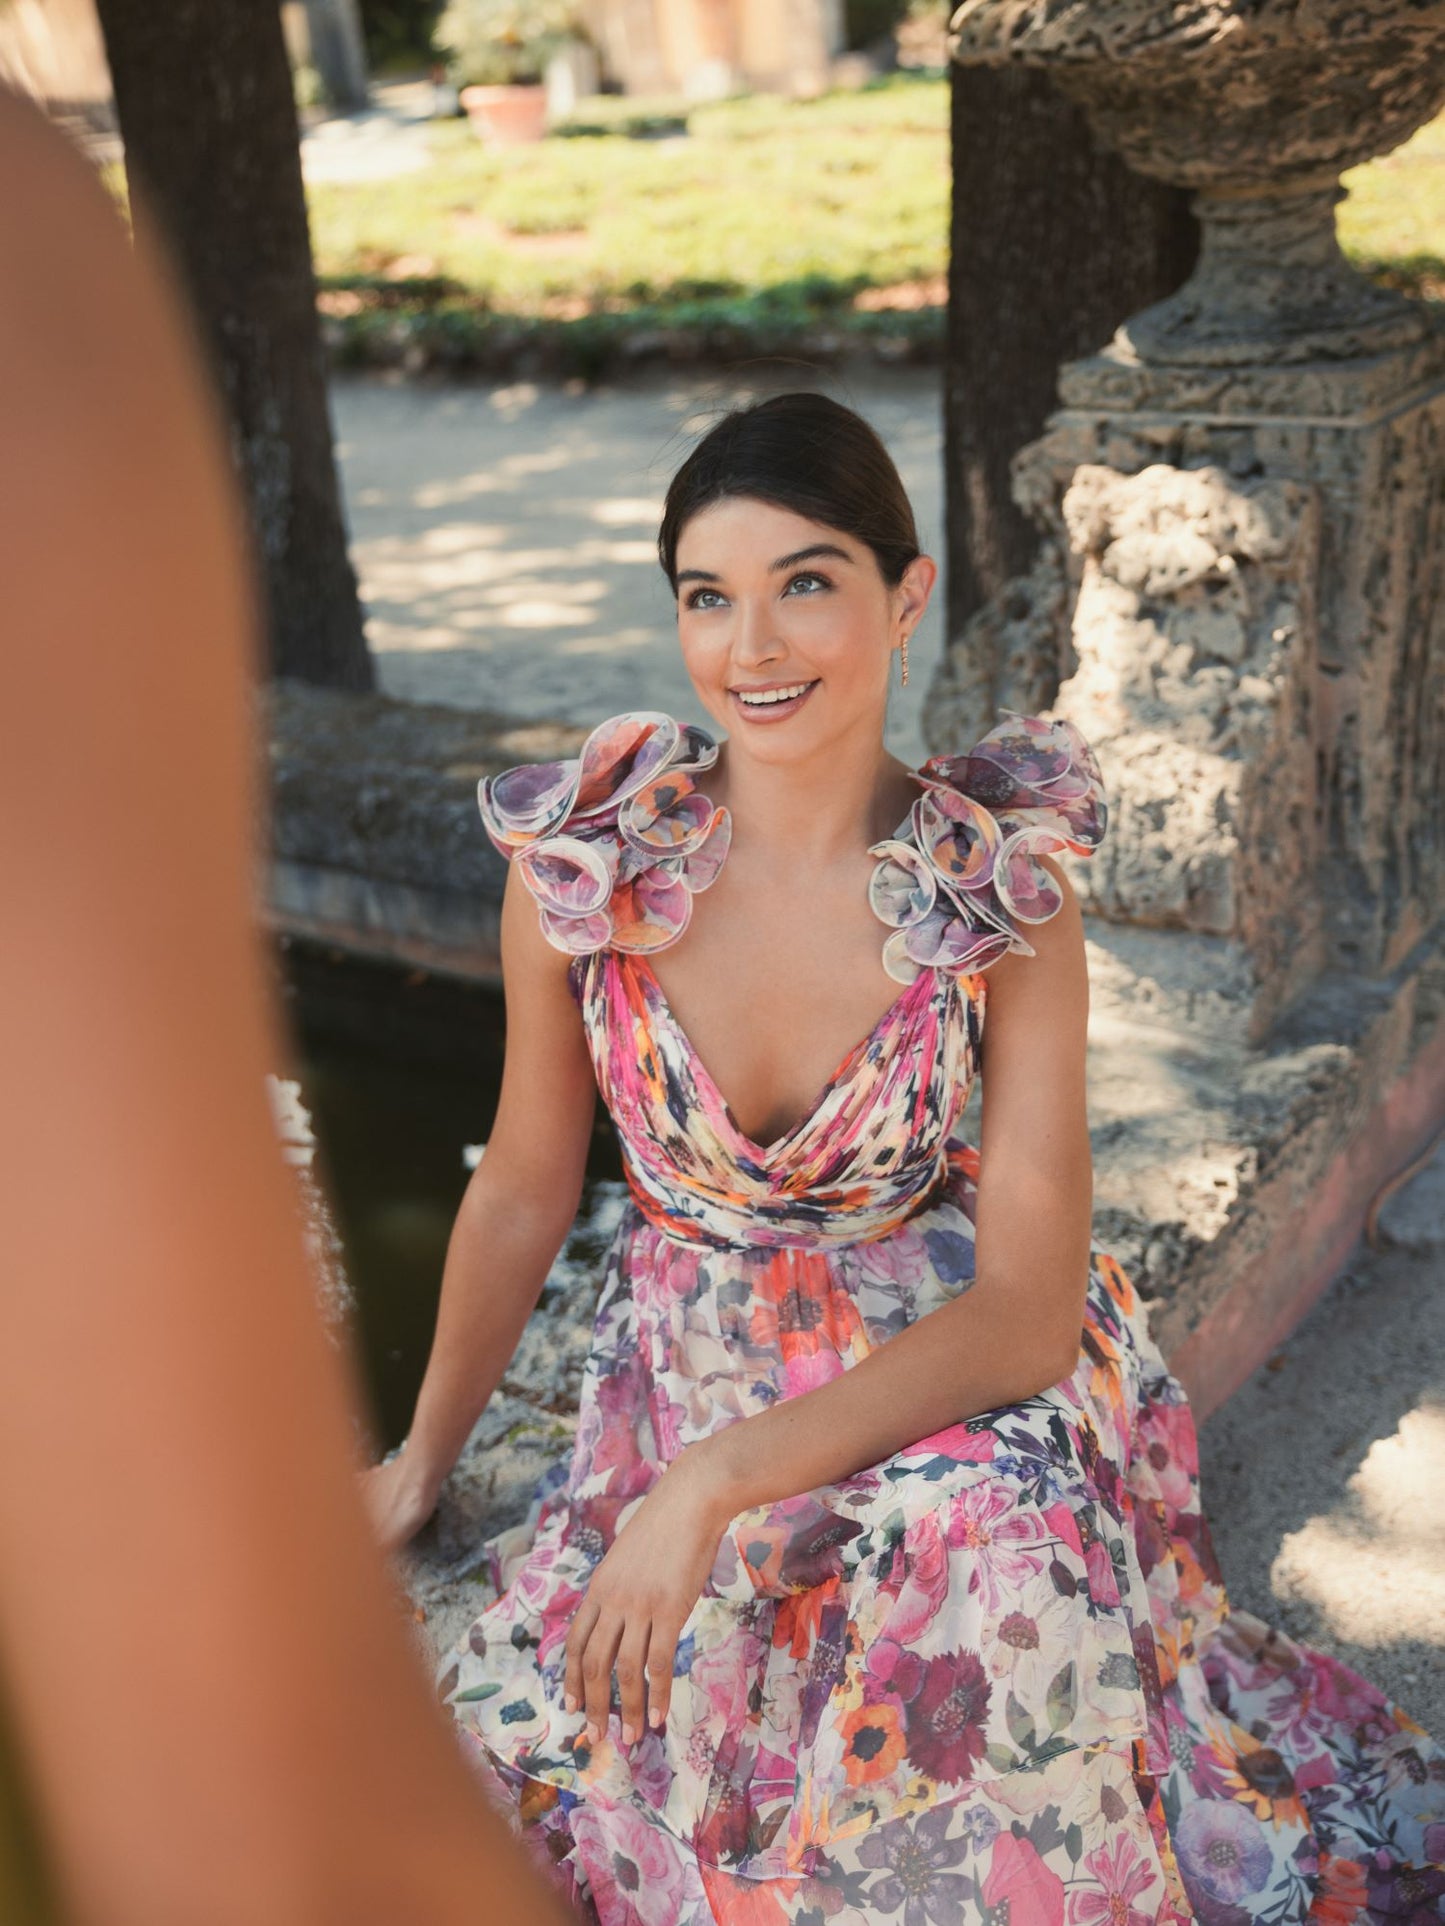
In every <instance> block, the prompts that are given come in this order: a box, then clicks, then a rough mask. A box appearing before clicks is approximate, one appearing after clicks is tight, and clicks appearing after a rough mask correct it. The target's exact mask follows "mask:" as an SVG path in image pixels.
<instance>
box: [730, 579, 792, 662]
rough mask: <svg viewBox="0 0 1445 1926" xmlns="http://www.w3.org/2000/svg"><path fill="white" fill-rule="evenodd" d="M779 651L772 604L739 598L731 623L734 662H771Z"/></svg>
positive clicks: (779, 643)
mask: <svg viewBox="0 0 1445 1926" xmlns="http://www.w3.org/2000/svg"><path fill="white" fill-rule="evenodd" d="M781 648H782V643H781V642H780V640H779V639H778V634H777V628H776V625H775V624H774V621H773V610H772V605H771V603H770V602H769V601H766V600H765V601H762V602H755V601H752V600H750V599H749V598H748V597H746V596H743V597H741V598H740V599H739V601H738V603H737V617H736V620H735V621H734V623H733V654H734V656H735V657H736V658H737V660H738V661H739V662H741V663H748V662H770V661H772V660H773V658H774V657H775V656H777V654H778V653H779V651H780V650H781Z"/></svg>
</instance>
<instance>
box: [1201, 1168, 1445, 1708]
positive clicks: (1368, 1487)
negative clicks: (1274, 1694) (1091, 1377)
mask: <svg viewBox="0 0 1445 1926" xmlns="http://www.w3.org/2000/svg"><path fill="white" fill-rule="evenodd" d="M1440 1161H1445V1150H1442V1151H1440V1152H1438V1153H1437V1163H1438V1162H1440ZM1429 1179H1430V1173H1429V1171H1428V1170H1427V1172H1426V1174H1425V1175H1424V1176H1422V1177H1419V1178H1417V1179H1415V1183H1416V1184H1417V1185H1420V1186H1422V1187H1423V1186H1424V1185H1425V1183H1426V1182H1427V1181H1429ZM1435 1182H1436V1189H1435V1190H1434V1191H1432V1192H1431V1193H1430V1195H1431V1197H1432V1198H1434V1199H1436V1200H1438V1199H1439V1198H1440V1197H1441V1196H1442V1195H1445V1184H1440V1183H1439V1181H1438V1177H1437V1178H1436V1179H1435ZM1403 1195H1404V1193H1402V1196H1403ZM1417 1195H1419V1196H1421V1197H1423V1196H1424V1195H1425V1192H1424V1190H1423V1188H1422V1189H1421V1190H1420V1191H1419V1192H1418V1193H1417ZM1419 1215H1420V1213H1418V1212H1417V1216H1419ZM1416 1230H1417V1232H1419V1231H1420V1226H1418V1225H1417V1226H1416ZM1424 1232H1433V1234H1431V1235H1426V1234H1423V1233H1421V1234H1419V1235H1417V1238H1416V1242H1415V1245H1414V1247H1413V1248H1410V1247H1407V1246H1403V1245H1401V1246H1396V1247H1387V1248H1385V1249H1382V1250H1380V1251H1371V1250H1369V1249H1368V1248H1366V1247H1363V1246H1361V1247H1360V1248H1358V1249H1357V1250H1356V1251H1355V1253H1354V1255H1353V1257H1352V1258H1351V1260H1350V1263H1349V1264H1348V1266H1347V1267H1346V1269H1345V1271H1344V1272H1343V1274H1342V1275H1341V1276H1340V1277H1339V1278H1337V1279H1336V1280H1335V1282H1334V1283H1333V1284H1332V1285H1331V1286H1330V1287H1329V1289H1328V1290H1327V1291H1326V1292H1325V1294H1324V1296H1323V1297H1322V1298H1321V1299H1320V1301H1319V1302H1318V1303H1317V1304H1316V1305H1315V1306H1314V1308H1313V1309H1312V1310H1311V1311H1310V1312H1309V1313H1308V1315H1307V1316H1306V1317H1305V1318H1304V1320H1303V1321H1302V1323H1301V1324H1300V1325H1299V1327H1298V1328H1297V1329H1296V1330H1295V1332H1294V1333H1293V1334H1292V1335H1291V1337H1290V1338H1289V1339H1288V1340H1287V1341H1286V1343H1285V1344H1283V1345H1282V1346H1281V1347H1280V1349H1279V1350H1278V1351H1277V1352H1276V1353H1275V1354H1274V1356H1273V1357H1272V1358H1270V1359H1268V1360H1267V1361H1266V1362H1265V1363H1264V1364H1262V1365H1261V1366H1260V1368H1259V1369H1258V1370H1257V1371H1256V1372H1255V1373H1254V1375H1253V1377H1251V1378H1250V1379H1249V1381H1248V1382H1247V1383H1246V1384H1244V1385H1243V1386H1241V1388H1240V1389H1239V1390H1238V1391H1237V1392H1236V1393H1235V1394H1234V1396H1233V1397H1232V1398H1230V1399H1228V1400H1227V1401H1226V1402H1225V1403H1224V1404H1223V1405H1222V1406H1221V1407H1220V1409H1219V1410H1218V1411H1216V1412H1214V1413H1213V1414H1212V1415H1211V1416H1210V1418H1209V1419H1208V1420H1207V1421H1206V1422H1205V1424H1204V1426H1203V1427H1202V1429H1201V1433H1200V1483H1201V1490H1202V1493H1203V1498H1204V1509H1205V1515H1206V1517H1207V1518H1208V1520H1209V1523H1210V1528H1211V1530H1212V1532H1213V1535H1214V1541H1215V1545H1216V1548H1217V1550H1218V1552H1219V1557H1220V1563H1221V1565H1222V1567H1223V1570H1224V1578H1225V1583H1226V1585H1227V1586H1228V1589H1229V1594H1230V1597H1231V1599H1232V1600H1233V1602H1234V1603H1235V1604H1237V1605H1240V1606H1243V1607H1245V1608H1247V1609H1248V1610H1249V1611H1252V1612H1254V1613H1256V1614H1257V1615H1258V1616H1259V1617H1260V1618H1263V1619H1265V1620H1266V1621H1267V1622H1268V1623H1270V1624H1272V1625H1278V1626H1279V1627H1280V1629H1281V1630H1283V1631H1286V1632H1288V1633H1290V1634H1291V1635H1292V1636H1293V1637H1295V1638H1302V1639H1306V1640H1308V1641H1309V1642H1310V1643H1312V1644H1316V1645H1319V1646H1322V1647H1323V1648H1324V1649H1325V1650H1326V1651H1328V1652H1331V1653H1333V1654H1334V1655H1335V1656H1336V1657H1337V1658H1340V1659H1343V1660H1344V1662H1345V1663H1346V1664H1347V1665H1350V1666H1353V1667H1354V1669H1355V1670H1356V1671H1357V1672H1361V1673H1363V1674H1364V1675H1365V1677H1366V1678H1369V1679H1371V1680H1372V1681H1373V1682H1374V1683H1375V1684H1377V1685H1379V1686H1380V1687H1381V1688H1382V1689H1383V1690H1384V1691H1386V1692H1387V1693H1389V1694H1390V1696H1391V1697H1392V1698H1394V1699H1395V1700H1396V1702H1397V1703H1398V1704H1400V1705H1402V1706H1403V1707H1404V1709H1405V1711H1406V1712H1408V1713H1409V1714H1410V1716H1411V1717H1412V1718H1414V1719H1417V1720H1418V1721H1419V1723H1420V1724H1421V1725H1423V1726H1424V1727H1425V1729H1426V1730H1427V1731H1428V1732H1430V1733H1432V1734H1434V1735H1435V1736H1439V1737H1445V1470H1442V1467H1445V1214H1441V1213H1439V1211H1438V1208H1437V1219H1436V1221H1435V1222H1434V1224H1433V1225H1431V1224H1428V1223H1427V1224H1425V1226H1424Z"/></svg>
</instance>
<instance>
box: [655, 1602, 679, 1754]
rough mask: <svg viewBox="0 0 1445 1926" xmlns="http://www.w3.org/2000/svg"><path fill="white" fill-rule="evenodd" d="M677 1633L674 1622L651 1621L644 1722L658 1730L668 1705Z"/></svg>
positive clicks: (677, 1621)
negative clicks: (645, 1720) (645, 1716)
mask: <svg viewBox="0 0 1445 1926" xmlns="http://www.w3.org/2000/svg"><path fill="white" fill-rule="evenodd" d="M681 1630H682V1623H681V1621H680V1620H678V1619H675V1618H655V1619H654V1620H653V1621H652V1634H651V1637H650V1638H649V1639H648V1643H647V1721H648V1724H649V1725H652V1726H655V1727H657V1728H658V1729H659V1730H660V1729H661V1727H662V1726H663V1725H664V1724H665V1723H666V1720H667V1708H668V1706H669V1705H670V1704H671V1703H672V1668H673V1666H674V1665H675V1664H676V1662H677V1635H678V1633H679V1632H680V1631H681Z"/></svg>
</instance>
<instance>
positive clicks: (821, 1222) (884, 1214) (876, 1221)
mask: <svg viewBox="0 0 1445 1926" xmlns="http://www.w3.org/2000/svg"><path fill="white" fill-rule="evenodd" d="M954 1166H955V1160H954V1159H953V1158H951V1157H949V1156H947V1155H943V1154H940V1156H939V1157H938V1159H937V1161H936V1162H935V1163H933V1164H932V1165H926V1164H925V1165H922V1166H920V1167H919V1169H918V1171H917V1173H916V1175H917V1181H916V1182H913V1183H907V1184H900V1181H899V1173H895V1174H894V1176H893V1177H892V1178H891V1179H890V1180H889V1182H888V1184H887V1186H886V1195H880V1196H879V1197H878V1198H877V1199H876V1201H874V1202H871V1203H870V1202H869V1201H868V1200H867V1199H866V1198H863V1197H860V1196H859V1189H860V1187H859V1186H857V1185H850V1186H848V1187H847V1188H846V1189H843V1190H824V1189H812V1190H809V1191H805V1192H802V1193H800V1194H798V1195H794V1196H790V1195H788V1194H787V1193H786V1192H781V1193H779V1194H777V1195H775V1196H764V1195H757V1194H749V1193H742V1194H738V1193H728V1192H720V1191H716V1190H708V1189H705V1188H703V1187H701V1186H695V1185H689V1186H688V1187H686V1188H685V1189H684V1188H682V1187H681V1186H666V1187H664V1186H663V1185H661V1184H660V1183H658V1182H657V1180H656V1179H655V1178H654V1179H653V1181H652V1183H651V1184H650V1185H649V1183H648V1181H647V1180H648V1176H649V1175H650V1173H647V1172H646V1171H644V1170H642V1169H641V1168H640V1167H639V1166H637V1165H636V1164H635V1163H634V1162H633V1160H632V1159H631V1158H630V1157H628V1156H626V1155H625V1154H624V1156H623V1169H624V1174H625V1176H626V1179H627V1188H628V1192H629V1194H630V1195H631V1197H632V1201H633V1202H634V1203H635V1204H636V1206H637V1208H638V1210H639V1211H640V1212H641V1214H642V1215H643V1217H645V1218H646V1219H647V1221H648V1223H650V1224H651V1225H652V1226H653V1227H654V1228H655V1229H656V1230H659V1231H661V1232H662V1233H663V1235H664V1236H666V1237H670V1238H671V1239H673V1241H674V1242H676V1243H679V1244H691V1245H694V1246H698V1247H701V1248H703V1249H707V1250H737V1251H749V1250H777V1249H781V1248H784V1247H789V1246H791V1247H793V1248H797V1247H800V1246H801V1247H802V1248H804V1249H807V1250H831V1249H841V1248H844V1247H846V1246H847V1245H849V1244H871V1243H876V1242H877V1240H878V1239H879V1238H882V1237H887V1236H888V1235H889V1234H890V1232H892V1231H895V1230H897V1229H898V1227H899V1226H900V1225H901V1224H905V1223H907V1221H908V1220H909V1218H910V1217H917V1216H918V1215H919V1214H920V1213H921V1212H923V1211H925V1210H928V1209H931V1208H932V1207H933V1206H934V1205H935V1204H936V1203H938V1201H939V1200H940V1198H941V1197H942V1195H943V1192H944V1190H945V1189H946V1188H947V1185H948V1182H949V1179H950V1176H951V1175H952V1174H953V1170H954ZM884 1188H885V1187H882V1186H880V1189H884Z"/></svg>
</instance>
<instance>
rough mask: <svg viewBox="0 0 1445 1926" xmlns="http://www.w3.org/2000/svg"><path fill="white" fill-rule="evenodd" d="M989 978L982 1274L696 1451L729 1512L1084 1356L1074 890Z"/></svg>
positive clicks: (701, 1476) (780, 1494)
mask: <svg viewBox="0 0 1445 1926" xmlns="http://www.w3.org/2000/svg"><path fill="white" fill-rule="evenodd" d="M1049 867H1050V868H1051V870H1052V871H1053V873H1054V875H1055V876H1056V877H1057V878H1058V880H1059V882H1060V884H1061V886H1062V888H1063V891H1064V905H1063V908H1062V909H1061V910H1060V912H1059V913H1058V915H1057V916H1055V917H1054V918H1053V919H1052V921H1050V922H1048V923H1044V924H1041V925H1039V926H1038V927H1037V928H1034V929H1031V930H1030V931H1029V940H1030V942H1031V943H1032V944H1033V946H1034V948H1035V949H1036V951H1037V955H1035V956H1032V957H1020V956H1008V957H1005V958H1003V959H1002V960H1001V961H1000V962H999V963H997V964H995V965H994V966H993V969H992V970H991V972H990V974H989V978H988V982H989V993H988V1015H987V1021H986V1024H985V1033H984V1054H985V1060H986V1064H987V1070H986V1072H985V1075H984V1079H983V1090H984V1098H983V1132H982V1141H981V1144H980V1176H979V1185H978V1202H977V1220H976V1231H977V1246H976V1252H975V1259H976V1275H975V1280H974V1282H973V1283H972V1285H971V1286H970V1287H969V1288H968V1289H967V1290H966V1291H965V1292H963V1293H962V1294H961V1295H960V1296H959V1297H957V1298H955V1299H954V1300H953V1301H952V1302H951V1303H949V1304H945V1305H941V1306H939V1308H938V1309H937V1310H933V1311H930V1312H928V1313H927V1314H926V1315H925V1316H923V1317H921V1318H919V1319H918V1320H917V1321H916V1322H915V1323H914V1324H912V1325H910V1326H909V1327H908V1328H907V1329H906V1330H904V1331H901V1332H900V1333H899V1334H898V1335H897V1336H896V1337H894V1338H891V1339H890V1340H889V1341H888V1343H886V1344H884V1345H881V1346H880V1347H879V1348H878V1349H877V1350H876V1351H875V1352H873V1353H872V1354H871V1355H870V1356H869V1357H867V1358H864V1359H863V1360H862V1362H861V1363H859V1364H857V1365H855V1366H853V1367H852V1368H851V1369H849V1370H848V1371H846V1372H844V1374H843V1375H842V1377H840V1378H837V1379H835V1380H834V1381H833V1382H832V1383H831V1384H827V1385H823V1386H821V1387H820V1388H819V1389H818V1390H815V1391H807V1392H804V1393H803V1394H802V1395H801V1396H799V1397H796V1398H787V1399H784V1400H782V1401H781V1402H780V1403H778V1404H776V1405H774V1406H772V1408H771V1409H770V1410H767V1411H764V1412H759V1413H757V1414H756V1415H755V1416H752V1417H748V1418H744V1419H742V1420H740V1421H739V1422H738V1423H737V1424H733V1425H729V1426H727V1427H726V1428H725V1429H724V1430H722V1431H719V1432H717V1433H715V1434H714V1436H712V1437H711V1438H707V1439H704V1440H701V1441H700V1442H699V1443H697V1444H695V1445H693V1446H691V1447H689V1450H688V1452H687V1453H685V1454H684V1457H685V1458H690V1459H692V1460H693V1466H692V1475H693V1476H694V1477H695V1478H696V1479H697V1480H698V1481H699V1485H700V1488H701V1489H702V1490H703V1491H704V1492H705V1493H706V1495H707V1499H708V1502H709V1503H711V1504H712V1505H714V1506H715V1507H716V1508H718V1509H719V1510H720V1511H721V1512H722V1513H723V1514H724V1515H725V1516H726V1517H731V1516H732V1515H733V1514H734V1513H736V1512H738V1511H741V1510H744V1509H746V1508H747V1507H749V1506H752V1505H757V1504H766V1503H771V1502H772V1501H774V1500H776V1499H780V1498H785V1497H789V1496H792V1495H793V1494H794V1493H796V1492H801V1491H809V1490H812V1489H813V1488H814V1487H816V1486H818V1485H822V1484H827V1483H830V1482H832V1481H833V1480H835V1479H838V1478H842V1477H846V1476H848V1475H849V1474H850V1473H852V1472H854V1471H857V1470H860V1469H861V1468H862V1467H863V1466H865V1465H870V1464H876V1463H878V1462H879V1461H880V1460H881V1459H883V1458H886V1457H888V1456H889V1455H890V1454H891V1453H893V1452H895V1451H897V1450H900V1449H901V1448H902V1447H904V1446H905V1445H908V1444H910V1443H912V1442H913V1441H914V1440H915V1439H918V1438H921V1437H926V1436H927V1435H928V1434H929V1433H930V1432H933V1431H936V1430H938V1429H940V1428H941V1427H943V1426H945V1425H949V1424H955V1423H958V1422H959V1421H961V1420H962V1419H965V1418H971V1417H974V1416H976V1415H977V1414H978V1413H979V1412H981V1411H991V1410H995V1409H997V1408H998V1407H999V1406H1001V1405H1006V1404H1013V1403H1017V1402H1018V1401H1020V1400H1022V1399H1024V1398H1030V1397H1034V1396H1036V1395H1037V1394H1038V1393H1039V1392H1040V1391H1043V1390H1045V1389H1047V1387H1048V1386H1049V1385H1051V1384H1056V1383H1057V1382H1058V1380H1059V1379H1060V1378H1061V1377H1064V1376H1066V1375H1067V1374H1068V1373H1069V1372H1070V1371H1072V1370H1073V1368H1074V1366H1075V1364H1076V1363H1077V1361H1078V1350H1079V1339H1080V1333H1081V1331H1082V1327H1083V1320H1084V1302H1085V1292H1086V1289H1087V1284H1088V1270H1089V1248H1090V1229H1091V1226H1090V1216H1091V1208H1092V1173H1091V1165H1090V1154H1089V1133H1088V1122H1087V1115H1086V1110H1085V1101H1084V1051H1085V1040H1086V1033H1087V1028H1088V994H1089V993H1088V973H1087V968H1086V965H1085V959H1084V939H1083V918H1082V916H1081V915H1080V912H1079V906H1078V900H1077V898H1076V896H1075V894H1074V892H1073V890H1072V888H1071V887H1070V886H1069V884H1068V882H1067V881H1066V880H1065V878H1064V877H1063V874H1062V872H1061V871H1060V870H1059V869H1058V868H1057V866H1056V865H1054V864H1052V863H1051V864H1050V865H1049Z"/></svg>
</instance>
